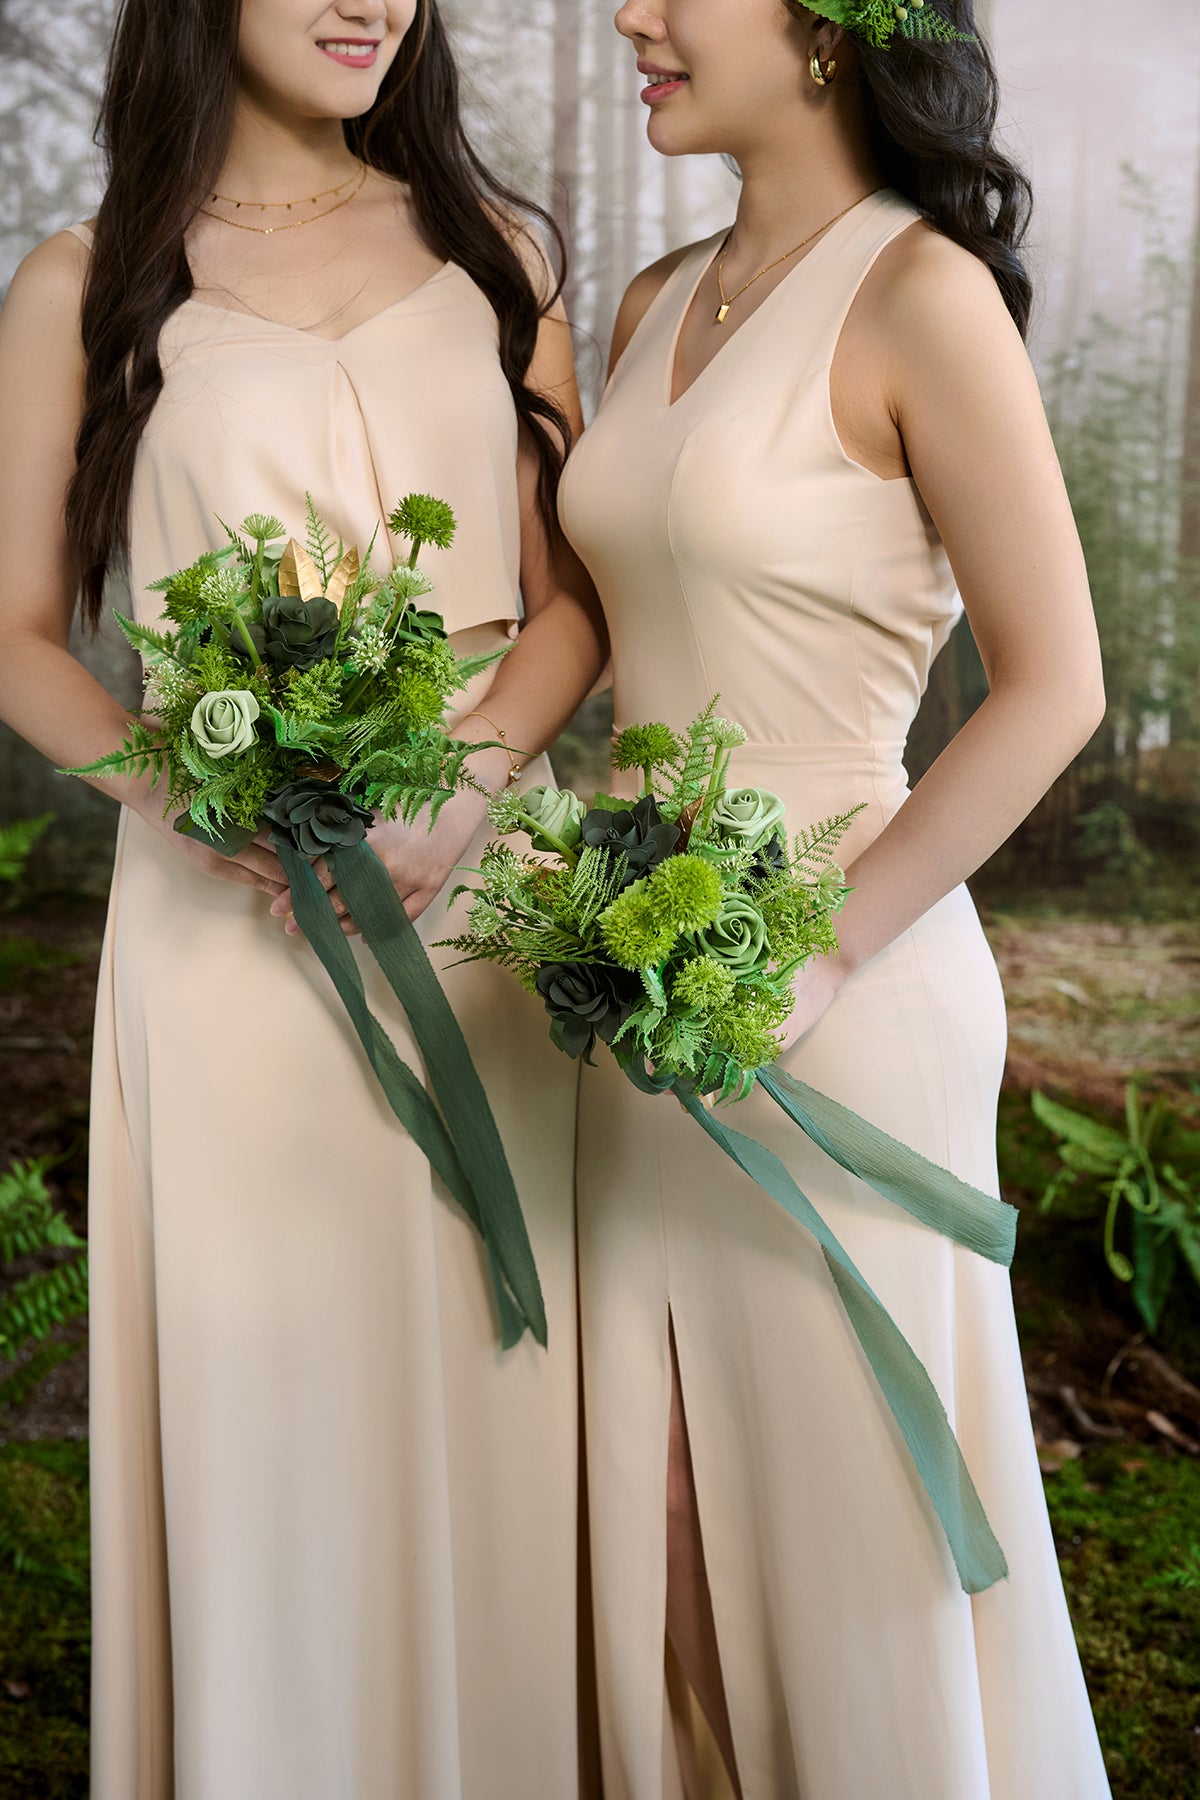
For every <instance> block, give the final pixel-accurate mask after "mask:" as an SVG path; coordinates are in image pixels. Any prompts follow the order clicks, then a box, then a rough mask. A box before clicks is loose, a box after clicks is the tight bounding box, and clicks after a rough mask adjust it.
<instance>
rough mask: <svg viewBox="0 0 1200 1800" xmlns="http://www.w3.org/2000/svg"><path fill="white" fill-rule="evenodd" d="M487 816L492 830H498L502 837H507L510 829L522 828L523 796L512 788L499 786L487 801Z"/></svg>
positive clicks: (517, 829) (518, 829)
mask: <svg viewBox="0 0 1200 1800" xmlns="http://www.w3.org/2000/svg"><path fill="white" fill-rule="evenodd" d="M487 816H488V819H489V821H490V822H491V825H492V828H493V830H495V831H498V832H499V833H500V834H501V836H502V837H507V836H508V834H509V832H511V831H521V830H523V829H524V825H523V819H524V800H523V796H522V795H520V794H518V793H517V792H516V791H515V789H513V788H510V787H507V788H501V789H500V792H499V793H497V794H493V795H492V797H491V799H490V800H489V801H488V806H487Z"/></svg>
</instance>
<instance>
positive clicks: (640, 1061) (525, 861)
mask: <svg viewBox="0 0 1200 1800" xmlns="http://www.w3.org/2000/svg"><path fill="white" fill-rule="evenodd" d="M745 736H746V734H745V732H744V731H743V730H742V728H741V726H740V725H737V724H736V723H734V722H733V721H731V720H728V719H723V718H720V717H719V716H718V715H717V713H716V702H715V700H714V701H712V702H710V703H709V705H708V706H707V707H706V708H705V710H704V712H703V713H702V714H701V715H700V717H699V718H698V719H695V720H694V721H693V722H692V724H691V725H689V726H688V728H687V729H686V731H684V732H682V733H677V732H675V731H673V730H671V729H670V728H669V727H668V726H666V725H664V724H650V725H633V726H630V727H628V728H627V729H626V730H624V731H622V732H620V733H619V734H618V735H617V737H616V739H615V741H614V746H613V762H614V764H615V766H616V767H617V768H618V769H621V770H626V771H632V770H640V771H641V776H642V781H641V793H640V795H639V796H638V797H637V798H636V799H635V800H629V799H622V798H619V797H617V796H615V795H611V794H597V795H595V797H594V798H593V799H591V800H590V801H586V800H584V799H583V798H581V797H580V796H579V795H577V794H574V793H572V792H570V791H568V790H562V789H557V788H533V789H531V790H529V791H528V792H526V793H524V794H515V793H511V792H507V793H503V794H499V795H497V796H495V798H494V799H493V800H492V802H491V804H490V808H489V814H490V818H491V821H492V824H493V826H494V827H495V829H496V831H497V832H498V834H499V837H500V839H501V840H503V839H506V838H511V837H514V836H518V835H519V836H524V837H525V838H527V839H528V841H529V850H528V851H527V852H525V853H519V852H517V851H516V850H514V849H513V848H512V846H511V845H510V844H508V843H505V842H503V841H498V842H495V843H493V844H491V845H490V846H489V847H488V849H487V850H486V852H485V853H484V856H483V859H482V863H481V866H480V869H479V870H478V871H477V874H478V876H479V885H478V886H470V885H464V886H462V887H459V888H457V889H456V890H455V897H457V896H458V895H460V894H463V893H468V894H470V896H471V905H470V909H469V912H468V915H467V930H466V931H465V932H464V933H462V934H461V935H459V936H458V937H455V938H453V939H450V940H448V943H449V947H451V948H453V949H456V950H458V951H460V952H461V953H462V954H463V955H464V957H465V958H467V959H468V960H486V961H489V962H496V963H500V964H501V965H503V966H505V967H507V968H510V969H512V970H513V972H514V973H515V974H516V976H517V977H518V979H519V980H520V981H521V983H522V985H523V986H524V987H525V988H526V989H527V990H528V991H529V992H530V993H532V994H536V995H537V996H538V997H539V998H540V999H541V1001H542V1002H543V1004H544V1006H545V1008H546V1011H547V1013H548V1014H549V1015H550V1035H551V1037H552V1038H553V1040H554V1042H555V1043H556V1044H557V1045H558V1047H559V1048H560V1049H561V1050H563V1051H564V1052H565V1053H566V1054H567V1055H569V1056H574V1057H583V1058H585V1059H587V1060H588V1061H590V1060H591V1053H592V1051H593V1049H594V1048H595V1046H596V1044H597V1042H600V1043H602V1044H604V1045H606V1046H607V1047H608V1049H609V1051H610V1052H611V1054H612V1055H613V1057H614V1058H615V1059H616V1061H617V1063H618V1064H619V1065H620V1067H621V1068H622V1070H623V1071H624V1073H625V1074H626V1076H627V1077H628V1078H629V1080H630V1081H631V1082H633V1084H634V1085H635V1086H636V1087H638V1088H639V1089H641V1090H642V1091H643V1092H645V1093H647V1094H662V1093H665V1092H670V1093H673V1094H674V1095H675V1096H676V1098H677V1099H678V1100H679V1101H680V1103H681V1104H682V1105H683V1106H684V1108H685V1109H686V1110H687V1111H688V1112H689V1113H690V1114H691V1116H692V1118H693V1119H694V1120H695V1121H696V1123H697V1124H698V1125H699V1126H700V1127H701V1128H702V1129H703V1130H704V1131H705V1132H706V1133H707V1134H708V1136H709V1137H710V1138H711V1139H712V1140H713V1142H714V1143H716V1144H717V1145H718V1147H719V1148H720V1149H721V1150H722V1151H723V1152H724V1153H725V1154H726V1155H727V1156H728V1157H730V1158H731V1160H732V1161H733V1162H735V1163H736V1164H737V1165H738V1166H739V1167H740V1168H741V1169H742V1170H743V1171H744V1172H745V1173H746V1174H748V1175H749V1176H750V1177H751V1178H752V1179H753V1180H754V1181H756V1182H757V1183H758V1184H759V1186H760V1187H762V1188H763V1189H764V1190H765V1191H766V1192H767V1193H768V1194H770V1195H771V1197H772V1198H773V1199H775V1200H776V1201H778V1202H779V1204H780V1205H781V1206H783V1207H785V1208H786V1210H787V1211H788V1212H789V1213H791V1215H792V1216H793V1217H794V1218H796V1219H797V1220H798V1221H799V1222H800V1223H801V1224H803V1225H805V1226H806V1227H807V1228H808V1230H809V1231H811V1232H812V1234H813V1235H814V1237H816V1239H817V1241H818V1242H819V1243H820V1245H821V1248H822V1251H823V1253H824V1256H825V1260H826V1263H827V1265H828V1268H829V1271H830V1274H831V1276H832V1278H833V1280H834V1283H835V1285H836V1287H837V1291H838V1293H839V1296H840V1298H841V1300H842V1304H843V1306H844V1307H845V1309H846V1313H847V1316H848V1317H849V1319H850V1322H851V1325H852V1326H853V1328H854V1331H855V1333H856V1335H857V1337H858V1340H859V1342H860V1344H861V1345H862V1348H863V1350H864V1352H865V1354H866V1356H867V1359H868V1361H869V1363H870V1365H871V1368H872V1370H873V1371H874V1374H875V1376H876V1379H877V1380H878V1382H879V1385H880V1387H881V1389H882V1391H883V1394H884V1396H885V1398H886V1400H887V1403H888V1405H889V1407H890V1408H891V1411H892V1414H893V1416H894V1418H895V1419H896V1422H897V1424H898V1425H899V1427H900V1430H901V1432H902V1434H903V1436H904V1438H905V1441H906V1443H907V1445H908V1447H909V1450H910V1452H911V1455H912V1457H913V1461H914V1463H915V1465H916V1468H917V1471H918V1473H919V1475H920V1477H921V1479H922V1481H923V1482H924V1485H925V1488H926V1491H927V1492H928V1494H929V1496H930V1499H931V1501H932V1503H933V1505H934V1507H935V1509H936V1511H937V1514H938V1517H939V1518H940V1520H941V1523H942V1526H943V1528H944V1530H945V1533H946V1538H947V1541H948V1543H949V1546H950V1550H951V1553H952V1555H953V1558H954V1561H955V1565H956V1567H957V1570H958V1573H959V1579H960V1581H961V1582H962V1585H963V1587H964V1588H965V1589H966V1590H967V1591H968V1592H971V1593H975V1592H979V1591H981V1590H982V1589H984V1588H987V1587H989V1586H991V1585H992V1583H993V1582H995V1581H997V1580H999V1579H1000V1578H1001V1577H1002V1576H1003V1575H1005V1574H1006V1573H1007V1565H1006V1563H1005V1559H1004V1553H1003V1551H1002V1550H1001V1548H1000V1545H999V1544H998V1543H997V1541H996V1538H995V1535H994V1534H993V1532H992V1529H991V1527H990V1525H989V1524H988V1521H987V1517H986V1515H985V1513H984V1510H983V1506H982V1503H981V1502H980V1499H979V1496H978V1494H977V1492H976V1490H975V1487H974V1485H973V1483H972V1481H971V1476H970V1473H969V1472H968V1470H967V1467H966V1464H965V1462H964V1461H963V1457H962V1453H961V1451H960V1449H959V1446H958V1443H957V1440H956V1439H955V1436H954V1432H953V1430H952V1429H951V1426H950V1423H949V1420H948V1419H947V1417H946V1413H945V1409H944V1407H943V1406H942V1403H941V1400H940V1398H939V1396H938V1394H937V1391H936V1389H935V1388H934V1386H933V1383H932V1381H931V1380H930V1378H929V1375H928V1373H927V1371H926V1370H925V1368H924V1367H923V1365H922V1364H921V1362H920V1360H919V1359H918V1357H917V1356H916V1355H915V1353H914V1352H913V1350H912V1349H911V1347H910V1346H909V1344H908V1343H907V1341H906V1340H905V1338H904V1336H903V1335H902V1333H901V1332H900V1331H899V1329H898V1327H897V1326H896V1324H895V1323H894V1321H893V1320H892V1318H891V1316H890V1314H889V1313H888V1311H887V1309H886V1308H885V1307H884V1305H883V1303H882V1301H880V1299H879V1298H878V1296H877V1295H876V1294H875V1293H874V1292H873V1291H872V1289H871V1287H870V1285H869V1283H868V1282H867V1281H866V1279H865V1277H864V1276H863V1275H862V1274H861V1272H860V1271H859V1270H858V1269H857V1268H856V1267H855V1265H854V1263H853V1261H852V1260H851V1258H850V1257H849V1255H848V1254H847V1252H846V1251H845V1250H844V1248H843V1247H842V1245H841V1244H840V1242H839V1241H838V1239H837V1237H836V1236H835V1234H834V1233H833V1232H832V1231H831V1230H830V1228H829V1226H828V1225H827V1224H826V1223H825V1221H824V1219H823V1218H822V1217H821V1215H820V1213H819V1212H818V1211H817V1209H816V1207H815V1206H814V1205H813V1203H812V1201H811V1200H809V1198H808V1196H807V1195H806V1194H804V1193H803V1192H802V1190H801V1189H800V1188H799V1187H798V1186H797V1184H796V1181H795V1180H794V1178H793V1176H792V1174H791V1172H790V1171H789V1170H788V1168H787V1167H786V1166H785V1164H784V1163H783V1162H782V1161H781V1160H780V1159H779V1157H777V1156H776V1155H775V1154H774V1153H773V1152H772V1151H770V1150H768V1149H767V1148H766V1147H765V1146H764V1145H762V1144H760V1143H759V1142H757V1140H756V1139H754V1138H752V1137H749V1136H748V1135H746V1134H745V1133H743V1132H740V1131H736V1130H734V1129H733V1128H732V1127H731V1126H730V1125H728V1124H727V1123H726V1122H725V1120H724V1119H723V1118H721V1117H719V1116H718V1114H717V1111H716V1108H717V1107H719V1106H720V1104H721V1102H725V1101H729V1102H735V1101H740V1100H744V1099H745V1098H746V1096H747V1095H749V1094H750V1093H751V1092H752V1091H753V1090H754V1089H755V1088H759V1089H761V1090H762V1091H763V1092H764V1093H766V1094H767V1095H768V1096H769V1097H770V1098H771V1099H772V1100H773V1101H774V1102H775V1104H776V1105H778V1106H779V1107H781V1108H782V1110H783V1111H784V1112H785V1113H786V1114H787V1116H788V1117H789V1118H790V1119H791V1120H793V1121H794V1123H795V1124H796V1125H798V1126H799V1127H800V1129H801V1130H802V1131H803V1132H805V1134H806V1135H807V1136H808V1137H809V1138H810V1139H811V1140H812V1141H813V1142H814V1143H815V1144H817V1145H818V1146H819V1148H820V1149H821V1150H822V1151H824V1152H825V1153H826V1154H827V1155H828V1156H830V1157H831V1158H832V1159H833V1160H834V1161H835V1162H837V1163H839V1164H840V1165H841V1166H842V1167H843V1168H844V1169H846V1170H848V1171H849V1173H850V1174H852V1175H854V1176H856V1177H857V1178H858V1179H860V1180H862V1181H865V1182H866V1183H867V1184H868V1185H869V1186H871V1187H872V1188H874V1189H875V1191H876V1192H877V1193H879V1194H882V1195H883V1196H884V1197H885V1198H886V1199H888V1200H890V1201H892V1202H894V1203H895V1204H896V1205H898V1206H901V1207H903V1208H904V1210H905V1211H907V1212H909V1213H910V1214H912V1215H913V1216H914V1217H915V1218H917V1219H919V1220H921V1221H922V1223H924V1224H926V1225H928V1226H931V1227H932V1228H933V1229H935V1230H937V1231H940V1232H942V1233H944V1234H946V1235H947V1236H949V1237H951V1238H953V1239H954V1241H955V1242H957V1243H960V1244H963V1245H965V1246H967V1247H968V1248H970V1249H972V1250H975V1251H977V1252H978V1253H979V1254H981V1255H984V1256H987V1257H989V1258H990V1259H991V1260H992V1261H994V1262H998V1263H1001V1264H1003V1265H1004V1266H1007V1265H1008V1264H1009V1263H1010V1262H1011V1260H1012V1254H1013V1247H1014V1243H1015V1226H1016V1214H1015V1211H1014V1209H1013V1208H1012V1207H1011V1206H1008V1205H1006V1204H1005V1203H1004V1202H1003V1201H1000V1200H997V1199H995V1198H994V1197H993V1196H992V1195H989V1194H984V1193H982V1192H980V1191H979V1190H978V1189H976V1188H973V1187H970V1186H969V1185H968V1184H967V1183H966V1182H963V1181H960V1180H959V1179H958V1178H957V1177H956V1176H954V1175H951V1174H950V1173H949V1172H948V1171H947V1170H945V1169H941V1168H938V1167H937V1166H936V1165H935V1164H933V1163H931V1162H928V1161H927V1160H926V1159H925V1158H924V1157H922V1156H920V1155H918V1154H917V1152H916V1151H914V1150H912V1149H910V1148H909V1147H908V1146H907V1145H904V1144H901V1143H899V1142H897V1140H896V1139H894V1138H892V1137H890V1136H888V1134H887V1133H886V1132H883V1131H881V1130H879V1128H878V1127H877V1126H874V1125H871V1124H870V1123H868V1121H867V1120H865V1119H862V1118H860V1117H859V1115H858V1114H857V1113H854V1112H851V1111H850V1110H849V1108H847V1107H844V1106H842V1105H840V1104H839V1103H838V1102H836V1101H834V1100H831V1099H829V1098H828V1096H826V1095H824V1094H821V1093H819V1092H818V1091H817V1090H816V1089H815V1088H812V1087H810V1086H809V1085H808V1084H807V1083H806V1082H803V1081H799V1080H797V1079H795V1077H793V1076H792V1075H790V1074H788V1073H787V1072H785V1071H784V1070H782V1069H779V1068H776V1067H775V1066H774V1065H775V1064H776V1062H777V1060H778V1058H779V1055H780V1051H781V1048H782V1042H783V1040H782V1035H781V1034H782V1029H783V1027H784V1025H785V1024H786V1021H787V1019H788V1016H789V1014H790V1013H791V1010H792V1007H793V1003H794V996H793V992H792V981H793V978H794V977H795V975H796V973H797V971H798V970H800V969H801V968H803V966H804V965H805V964H806V963H807V962H808V961H810V959H811V958H812V957H814V956H823V955H829V954H831V953H833V952H834V951H836V948H837V934H836V928H835V918H836V914H837V913H838V911H839V910H840V908H841V907H842V905H843V903H844V901H845V898H846V895H847V893H848V892H849V891H850V890H849V888H848V887H847V885H846V880H845V877H844V875H843V873H842V871H841V869H840V868H839V866H838V864H837V862H836V861H835V851H836V850H837V848H838V845H839V843H840V841H841V839H842V838H843V837H844V835H845V833H846V831H847V829H848V828H849V826H850V824H851V822H852V820H853V819H854V817H855V814H856V813H857V812H858V811H860V810H861V808H857V807H856V808H854V809H852V810H851V811H849V812H845V813H842V814H840V815H838V816H836V817H833V818H828V819H824V820H822V821H821V822H820V823H819V824H817V825H814V826H811V827H809V828H807V829H804V830H802V831H800V832H799V833H798V834H797V835H794V836H791V837H789V835H788V832H787V826H786V820H785V816H784V806H783V803H782V801H781V800H780V799H779V798H778V796H777V795H775V794H772V793H769V792H768V791H766V790H765V789H762V788H754V787H742V788H738V787H731V786H730V785H729V781H730V762H731V758H732V755H733V753H734V752H735V751H736V749H737V748H738V746H739V745H740V744H742V743H744V742H745Z"/></svg>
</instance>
